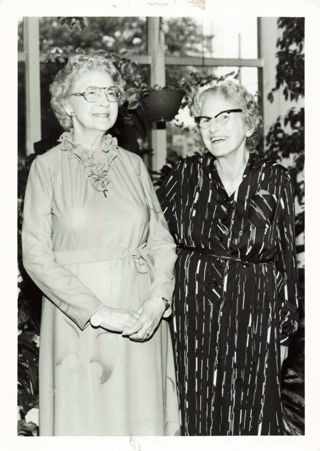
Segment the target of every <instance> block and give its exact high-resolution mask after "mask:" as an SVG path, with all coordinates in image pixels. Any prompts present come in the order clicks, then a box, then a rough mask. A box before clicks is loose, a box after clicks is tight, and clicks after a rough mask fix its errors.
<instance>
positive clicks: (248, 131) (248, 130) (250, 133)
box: [246, 127, 253, 138]
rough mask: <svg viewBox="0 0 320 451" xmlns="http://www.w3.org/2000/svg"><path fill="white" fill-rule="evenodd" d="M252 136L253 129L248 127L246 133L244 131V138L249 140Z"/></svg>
mask: <svg viewBox="0 0 320 451" xmlns="http://www.w3.org/2000/svg"><path fill="white" fill-rule="evenodd" d="M252 135H253V129H252V128H249V127H248V128H247V131H246V137H247V138H250V136H252Z"/></svg>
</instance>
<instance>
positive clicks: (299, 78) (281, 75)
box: [268, 17, 304, 102]
mask: <svg viewBox="0 0 320 451" xmlns="http://www.w3.org/2000/svg"><path fill="white" fill-rule="evenodd" d="M278 27H279V29H280V30H281V31H282V34H281V36H280V37H279V38H278V40H277V47H278V48H279V50H278V52H277V58H278V63H277V66H276V69H277V75H276V85H275V87H274V88H273V89H272V91H271V92H270V93H269V96H268V99H269V100H270V101H271V102H272V101H273V95H272V94H273V92H274V91H277V90H278V89H282V90H283V95H284V97H285V99H286V100H288V99H290V100H298V99H299V97H303V96H304V18H299V17H280V18H279V19H278Z"/></svg>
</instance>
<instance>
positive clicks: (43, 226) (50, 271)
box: [22, 157, 101, 329]
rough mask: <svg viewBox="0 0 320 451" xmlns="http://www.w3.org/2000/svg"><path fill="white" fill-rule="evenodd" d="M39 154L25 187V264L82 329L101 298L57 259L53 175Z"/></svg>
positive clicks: (58, 304)
mask: <svg viewBox="0 0 320 451" xmlns="http://www.w3.org/2000/svg"><path fill="white" fill-rule="evenodd" d="M40 159H41V157H37V158H36V159H35V160H34V162H33V163H32V166H31V169H30V173H29V177H28V183H27V187H26V193H25V200H24V212H23V226H22V255H23V265H24V267H25V269H26V271H27V273H28V274H29V275H30V277H31V278H32V280H33V281H34V282H35V283H36V285H37V286H38V287H39V288H40V290H41V291H42V292H43V293H44V295H45V296H46V297H47V298H48V299H50V301H52V302H53V303H54V304H55V305H56V306H57V307H58V308H59V309H60V310H61V311H62V312H64V313H65V314H66V315H67V316H68V317H70V318H71V319H72V320H73V321H74V322H75V323H76V324H77V325H78V326H79V327H80V329H84V327H85V326H86V325H87V323H88V321H89V319H90V318H91V316H92V315H93V314H94V313H95V312H96V311H97V310H98V308H99V306H100V305H101V302H100V301H99V299H98V298H97V297H96V296H95V295H94V294H93V293H92V292H91V291H90V290H89V289H88V288H87V287H86V286H85V285H83V284H82V282H81V281H80V280H79V279H78V278H77V277H76V276H74V275H73V274H72V273H71V272H70V271H69V270H68V269H67V268H65V267H63V266H62V265H59V264H58V263H57V262H56V261H55V257H54V253H53V247H52V240H51V236H52V222H51V221H52V220H51V205H52V197H53V186H52V176H51V174H50V170H49V168H47V167H46V166H45V164H44V163H43V162H42V161H40Z"/></svg>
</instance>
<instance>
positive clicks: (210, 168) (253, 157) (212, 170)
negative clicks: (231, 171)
mask: <svg viewBox="0 0 320 451" xmlns="http://www.w3.org/2000/svg"><path fill="white" fill-rule="evenodd" d="M215 160H216V158H215V157H214V156H213V155H212V154H211V153H210V152H205V153H204V155H203V168H204V171H205V172H206V173H207V174H208V176H209V179H210V180H212V181H214V182H215V183H216V184H217V185H218V186H219V187H221V188H222V189H223V190H224V186H223V184H222V182H221V179H220V177H219V174H218V171H217V168H216V166H215V163H214V162H215ZM262 162H263V158H262V157H261V156H260V155H259V154H258V153H257V152H255V151H250V152H249V158H248V161H247V164H246V167H245V170H244V173H243V178H246V177H247V176H248V174H250V172H251V171H252V170H254V169H255V168H256V167H259V166H261V164H262Z"/></svg>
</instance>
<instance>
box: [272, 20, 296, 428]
mask: <svg viewBox="0 0 320 451" xmlns="http://www.w3.org/2000/svg"><path fill="white" fill-rule="evenodd" d="M278 27H279V29H280V31H281V36H280V37H279V38H278V40H277V47H278V49H279V50H278V52H277V58H278V62H277V66H276V70H277V74H276V84H275V87H274V88H273V89H272V91H271V92H270V93H269V95H268V99H269V100H270V102H272V101H273V99H274V93H275V91H281V92H282V93H283V95H284V97H285V99H286V100H290V101H295V102H296V106H293V107H291V108H290V109H289V110H288V111H287V113H286V114H285V115H284V116H279V117H278V118H277V120H276V122H275V124H274V125H272V127H270V130H269V132H268V134H267V136H266V144H267V148H266V153H267V154H268V155H269V156H271V157H272V158H274V159H276V160H278V161H281V162H282V163H285V164H286V166H287V167H288V168H289V170H290V172H291V174H292V176H293V180H294V182H295V194H296V205H297V206H298V210H299V211H298V214H297V215H296V224H295V225H296V236H297V237H299V238H301V236H303V233H304V177H303V170H304V108H303V106H300V105H299V104H301V103H302V100H303V98H304V19H303V18H295V17H281V18H279V19H278ZM300 241H301V243H300V244H299V245H298V246H297V253H298V256H299V254H300V253H303V252H304V244H303V241H304V240H303V239H302V240H300ZM298 288H299V304H300V305H299V313H300V322H299V329H298V332H297V333H296V334H295V336H294V337H293V340H292V343H291V345H290V348H289V356H288V359H287V360H286V361H285V362H284V366H283V374H282V376H283V377H282V398H283V411H284V426H285V433H286V434H287V435H300V434H303V433H304V268H303V266H300V267H299V268H298Z"/></svg>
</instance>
